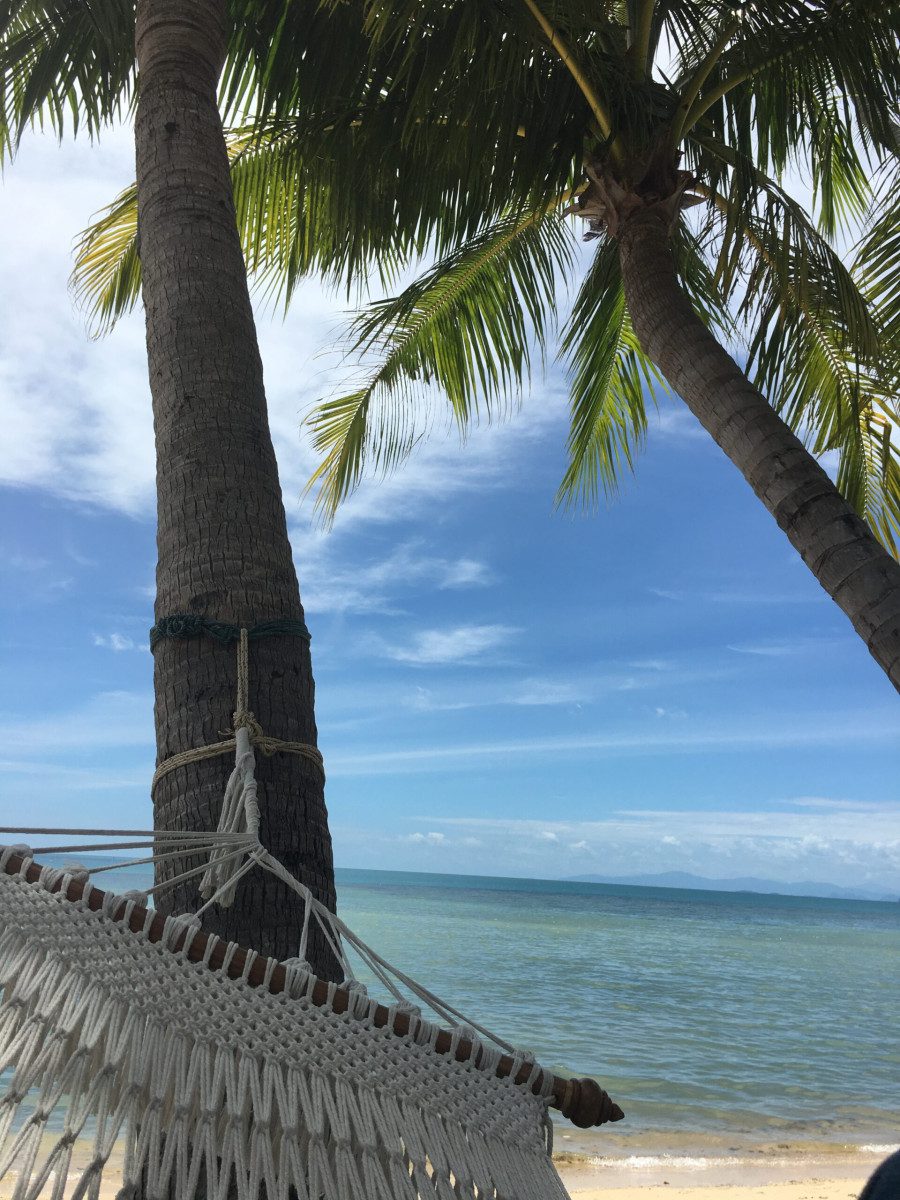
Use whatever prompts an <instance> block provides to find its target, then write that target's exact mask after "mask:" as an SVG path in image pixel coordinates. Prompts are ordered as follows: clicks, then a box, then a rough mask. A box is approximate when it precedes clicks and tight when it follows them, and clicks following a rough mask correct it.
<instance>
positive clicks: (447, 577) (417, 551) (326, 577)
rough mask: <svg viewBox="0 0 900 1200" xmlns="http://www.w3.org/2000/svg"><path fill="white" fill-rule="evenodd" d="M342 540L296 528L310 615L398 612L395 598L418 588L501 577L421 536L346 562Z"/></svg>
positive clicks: (454, 585)
mask: <svg viewBox="0 0 900 1200" xmlns="http://www.w3.org/2000/svg"><path fill="white" fill-rule="evenodd" d="M337 540H338V539H335V538H331V539H329V538H328V537H326V536H323V535H321V534H316V533H308V532H301V531H298V530H296V529H295V530H294V531H292V541H293V543H294V547H295V554H294V557H295V561H296V563H297V571H298V574H299V576H300V579H301V584H302V587H303V604H304V608H305V609H306V611H307V612H309V613H319V612H325V613H346V612H355V613H382V614H393V615H396V614H398V612H399V611H400V610H399V609H398V608H397V607H396V603H395V600H394V597H396V596H397V595H398V594H400V593H402V592H404V591H408V590H410V589H412V588H434V589H436V590H438V591H442V590H446V589H450V588H452V589H463V588H480V587H487V586H489V585H490V584H492V583H493V582H494V581H495V579H494V575H493V573H492V572H491V569H490V567H489V566H488V565H487V563H484V562H480V561H478V560H476V559H473V558H468V557H464V558H446V557H443V556H441V555H435V554H429V553H428V552H427V551H426V550H425V549H424V547H423V543H422V541H421V540H420V539H416V540H411V541H406V542H401V543H400V544H399V545H397V546H395V547H394V549H393V550H392V551H391V552H390V553H389V554H388V555H386V556H385V557H384V558H380V559H372V560H370V561H369V562H360V561H359V559H358V556H355V557H354V561H353V562H352V563H350V562H345V561H342V560H341V557H340V550H339V546H338V545H337V544H336V542H337Z"/></svg>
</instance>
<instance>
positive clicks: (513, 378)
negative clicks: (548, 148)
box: [307, 213, 574, 518]
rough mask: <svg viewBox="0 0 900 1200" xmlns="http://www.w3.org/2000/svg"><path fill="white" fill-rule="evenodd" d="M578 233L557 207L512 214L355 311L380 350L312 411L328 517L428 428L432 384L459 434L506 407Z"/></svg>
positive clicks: (357, 341)
mask: <svg viewBox="0 0 900 1200" xmlns="http://www.w3.org/2000/svg"><path fill="white" fill-rule="evenodd" d="M573 245H574V244H573V239H572V236H571V232H570V230H569V228H568V226H567V225H566V223H565V221H564V219H563V218H562V217H560V216H558V215H557V214H556V213H549V214H548V213H535V214H532V215H531V216H529V217H527V218H520V217H511V218H507V219H506V220H504V221H501V222H498V223H497V224H495V225H492V226H490V227H489V228H488V229H486V230H484V231H483V232H482V234H480V235H479V237H477V238H475V239H472V241H471V242H470V243H468V244H467V245H466V247H465V248H464V249H462V250H460V251H457V252H456V253H454V254H452V255H450V256H448V257H447V258H445V259H442V260H440V261H439V262H438V263H437V264H435V266H433V267H432V268H431V269H429V270H428V271H426V272H425V273H424V274H423V275H422V276H421V277H420V278H419V279H417V280H416V281H415V282H414V283H413V284H411V285H410V286H409V287H407V288H406V289H405V290H404V291H403V292H401V293H400V295H398V296H395V297H393V298H391V299H388V300H383V301H380V302H378V303H376V304H374V305H372V306H371V307H370V308H369V309H367V310H365V311H364V312H362V313H361V314H360V315H359V316H358V317H357V318H356V320H355V321H354V323H353V325H352V327H351V330H350V335H349V336H350V342H351V347H352V350H353V352H355V353H357V354H360V355H362V356H365V355H366V354H367V353H371V352H373V351H374V352H379V353H380V355H381V361H380V362H379V364H378V366H377V367H376V369H375V370H374V371H373V372H372V374H371V375H370V377H369V379H368V381H367V383H366V384H365V386H364V387H362V388H359V389H356V390H354V391H353V392H352V393H351V394H349V395H347V396H342V397H339V398H337V399H332V400H329V401H326V402H324V403H321V404H319V405H318V406H317V407H316V408H315V409H314V410H313V412H312V413H311V414H310V416H309V417H308V418H307V424H308V425H309V427H310V429H311V430H312V435H313V442H314V445H315V448H316V450H318V451H319V452H321V453H323V454H324V459H323V461H322V463H321V465H320V466H319V468H318V470H317V471H316V473H315V474H314V476H313V478H312V479H311V480H310V483H309V485H308V486H309V488H310V489H316V490H317V507H318V508H319V509H320V511H322V512H323V513H324V514H325V516H326V518H328V517H331V516H333V514H334V512H335V510H336V509H337V507H338V505H339V504H340V502H341V501H342V500H343V499H344V498H345V497H346V496H347V495H348V494H349V493H350V492H351V491H352V490H353V489H354V488H355V487H356V485H357V484H358V483H359V480H360V478H361V477H362V475H363V473H364V472H365V471H374V472H376V473H378V472H380V473H386V472H389V471H391V470H393V469H394V468H395V467H396V466H397V465H398V464H399V463H400V462H402V461H403V460H404V459H405V458H406V457H407V456H408V455H409V453H410V452H411V450H412V449H413V447H414V446H415V444H416V442H417V441H418V439H419V437H420V436H421V434H422V432H423V430H424V429H425V428H427V418H428V407H427V398H428V393H427V389H428V387H429V385H431V384H434V385H436V386H437V387H438V388H439V389H440V391H441V392H442V393H443V395H444V396H445V397H446V398H447V400H448V401H449V404H450V409H451V412H452V415H453V419H454V420H455V423H456V426H457V428H458V430H459V432H460V434H461V435H463V436H465V433H466V431H467V430H468V429H469V427H470V426H471V425H472V424H473V422H475V421H477V420H478V419H479V418H480V417H481V416H485V417H487V418H488V419H491V418H494V417H497V416H499V415H504V414H505V413H508V412H509V411H510V406H511V404H512V403H513V401H514V399H515V398H516V396H517V395H518V392H519V389H520V388H521V386H522V384H523V382H524V380H525V378H526V376H527V374H528V372H529V370H530V364H531V348H532V346H534V347H536V348H537V349H538V350H539V351H540V352H541V353H542V352H543V346H544V343H545V340H546V336H547V332H548V329H549V326H550V324H551V323H552V321H553V319H554V312H555V299H554V298H555V293H556V290H557V286H558V283H559V280H560V277H561V275H562V273H563V272H564V271H565V270H566V269H567V268H568V267H569V266H570V265H571V256H572V252H573ZM376 410H377V411H376Z"/></svg>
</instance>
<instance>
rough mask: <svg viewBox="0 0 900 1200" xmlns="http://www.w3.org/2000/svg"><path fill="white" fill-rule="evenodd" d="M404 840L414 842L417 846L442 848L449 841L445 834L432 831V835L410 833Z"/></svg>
mask: <svg viewBox="0 0 900 1200" xmlns="http://www.w3.org/2000/svg"><path fill="white" fill-rule="evenodd" d="M402 840H403V841H405V842H412V843H413V845H417V846H440V845H441V843H442V842H444V841H446V840H447V839H446V836H445V835H444V834H443V833H437V832H435V831H432V832H430V833H409V834H407V835H406V836H405V837H404V838H403V839H402Z"/></svg>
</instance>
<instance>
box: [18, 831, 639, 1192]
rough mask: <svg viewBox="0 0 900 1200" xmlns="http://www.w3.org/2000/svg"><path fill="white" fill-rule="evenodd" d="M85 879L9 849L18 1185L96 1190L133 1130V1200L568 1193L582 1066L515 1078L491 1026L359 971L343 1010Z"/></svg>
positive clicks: (318, 991) (305, 983)
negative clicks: (79, 1152) (362, 977)
mask: <svg viewBox="0 0 900 1200" xmlns="http://www.w3.org/2000/svg"><path fill="white" fill-rule="evenodd" d="M71 882H72V880H71V877H70V876H68V875H64V873H63V872H61V871H59V870H51V869H50V868H47V867H44V868H40V869H38V868H37V865H36V864H33V863H32V862H31V861H30V860H29V859H18V858H16V857H14V856H13V855H12V853H11V851H10V850H6V851H4V852H3V853H2V854H0V989H2V1004H0V1079H2V1081H3V1083H4V1085H5V1086H4V1088H3V1095H2V1099H0V1179H2V1178H4V1177H6V1178H7V1179H10V1180H13V1181H14V1186H13V1190H12V1192H11V1196H12V1198H13V1200H37V1198H38V1197H44V1196H47V1197H52V1200H64V1198H65V1200H70V1198H71V1200H80V1198H81V1197H86V1198H93V1200H96V1198H97V1197H98V1196H99V1195H100V1184H101V1181H102V1179H103V1173H104V1169H105V1168H106V1167H107V1164H108V1162H109V1159H110V1156H111V1154H112V1153H113V1150H114V1147H115V1146H116V1145H117V1144H121V1142H122V1141H124V1146H125V1152H124V1172H123V1183H122V1187H121V1190H120V1191H119V1192H118V1193H117V1197H118V1200H138V1198H140V1200H176V1198H177V1200H192V1198H195V1197H196V1198H198V1200H199V1198H200V1197H203V1198H204V1200H226V1198H236V1200H259V1198H260V1197H264V1198H265V1200H289V1198H291V1200H293V1198H296V1200H417V1198H425V1197H427V1198H428V1200H435V1198H436V1200H466V1198H471V1200H482V1198H485V1200H487V1198H495V1200H532V1198H533V1200H538V1198H540V1200H552V1198H554V1197H556V1198H559V1200H564V1198H565V1196H566V1192H565V1189H564V1188H563V1185H562V1183H561V1182H560V1180H559V1177H558V1176H557V1174H556V1171H555V1170H554V1168H553V1165H552V1162H551V1159H550V1156H549V1153H548V1150H549V1141H548V1125H549V1123H548V1117H547V1108H548V1099H550V1098H551V1092H552V1088H553V1086H554V1084H557V1085H558V1084H559V1082H560V1081H558V1080H556V1079H555V1078H554V1077H553V1076H552V1075H550V1074H549V1073H547V1072H544V1071H542V1070H541V1068H540V1067H538V1066H537V1064H535V1063H534V1062H533V1061H531V1060H530V1059H529V1057H528V1056H527V1055H521V1054H520V1055H513V1056H512V1060H511V1061H510V1059H509V1058H506V1059H504V1060H503V1061H504V1064H505V1069H506V1072H507V1073H506V1075H505V1077H501V1076H500V1075H499V1074H498V1064H499V1063H500V1060H501V1057H502V1053H501V1049H498V1048H497V1047H493V1048H492V1047H491V1046H489V1045H488V1044H487V1042H486V1041H485V1040H484V1039H482V1038H479V1037H478V1036H477V1035H476V1034H475V1033H474V1032H473V1031H472V1030H471V1029H470V1028H466V1027H463V1026H457V1027H456V1028H455V1029H453V1030H450V1031H448V1030H446V1029H443V1030H442V1029H440V1027H439V1026H437V1025H435V1024H433V1023H430V1022H428V1021H426V1020H424V1019H422V1018H420V1017H419V1016H417V1015H416V1010H413V1009H412V1008H411V1006H409V1005H406V1006H401V1005H400V1004H397V1005H395V1006H394V1008H393V1009H388V1010H387V1011H388V1014H389V1016H390V1015H391V1014H393V1015H396V1011H397V1010H399V1009H401V1008H403V1007H405V1009H406V1011H405V1012H404V1014H403V1015H404V1020H402V1021H399V1022H398V1021H393V1022H392V1021H390V1020H389V1021H388V1022H387V1023H386V1024H385V1023H383V1022H384V1013H385V1009H384V1008H383V1007H382V1006H379V1005H378V1004H377V1003H376V1002H375V1001H374V1000H372V999H370V998H369V997H368V996H367V995H366V994H365V990H364V989H356V990H354V989H353V987H352V985H350V990H349V992H348V991H347V989H346V987H345V988H344V990H343V993H342V997H343V1003H344V1004H345V1005H346V1011H344V1012H339V1011H337V1010H338V1009H339V1008H340V1007H341V1005H340V1004H338V1003H335V1001H336V1000H337V999H338V998H339V993H340V992H341V989H340V988H339V987H338V986H337V985H334V984H327V985H326V984H324V983H323V981H321V980H318V979H317V978H316V977H315V976H314V975H312V974H311V973H310V972H309V971H308V970H306V969H304V968H303V967H302V966H296V965H295V966H287V967H283V966H281V965H280V964H276V963H275V962H274V961H273V960H259V959H256V956H255V955H253V953H252V952H250V953H246V954H245V953H244V952H240V956H241V969H240V972H239V973H238V977H237V978H232V977H231V975H230V974H229V971H230V970H231V971H233V969H234V963H235V962H236V961H238V947H235V946H233V945H231V944H229V945H226V944H225V943H222V942H220V941H219V940H218V939H216V938H214V937H207V936H206V935H199V934H198V931H197V930H196V928H194V927H191V926H186V925H185V923H184V922H183V920H180V919H179V918H168V919H166V920H165V922H164V923H163V921H162V918H161V917H159V916H154V914H153V912H152V911H151V910H147V909H145V908H144V907H143V906H141V905H138V904H137V903H136V902H135V901H134V900H133V899H123V898H122V897H117V896H115V895H112V894H109V893H104V892H99V891H98V890H97V889H93V888H92V887H91V885H90V883H89V882H83V883H79V884H78V886H77V887H76V888H75V889H74V890H75V892H76V893H77V898H76V899H72V898H71V893H72V887H71V886H70V885H71ZM198 941H199V943H201V945H200V949H199V950H198V945H197V943H198ZM214 959H215V960H217V961H218V963H219V966H218V968H217V969H213V968H214V966H215V964H214V961H213V960H214ZM195 960H196V961H195ZM260 970H261V971H262V978H261V982H260V980H259V977H260ZM279 971H280V975H279V979H280V980H281V990H280V991H278V992H277V993H275V992H273V990H271V985H272V982H273V977H274V974H275V973H276V972H279ZM254 974H255V976H256V978H257V981H258V982H257V983H256V984H254V983H253V976H254ZM323 989H326V991H327V995H325V997H324V1000H325V1002H324V1003H323V996H322V991H323ZM398 1025H399V1026H400V1027H405V1029H406V1032H405V1033H402V1034H401V1033H398V1031H397V1026H398ZM448 1032H449V1037H450V1040H451V1045H450V1052H449V1053H448V1052H446V1051H445V1052H438V1046H439V1044H440V1040H441V1038H443V1040H444V1043H445V1044H446V1041H447V1037H448ZM460 1058H461V1059H462V1061H460ZM612 1108H613V1109H614V1106H612ZM617 1115H620V1114H618V1110H615V1111H613V1114H612V1119H615V1118H616V1116H617ZM605 1119H610V1105H608V1107H607V1113H606V1118H605ZM85 1139H87V1140H88V1141H89V1142H90V1144H91V1152H90V1153H91V1156H90V1161H89V1162H88V1165H87V1167H86V1168H85V1169H83V1170H82V1171H81V1173H80V1174H78V1173H73V1171H72V1169H71V1167H72V1156H73V1148H74V1147H75V1145H76V1143H80V1144H81V1145H82V1147H83V1145H84V1141H85Z"/></svg>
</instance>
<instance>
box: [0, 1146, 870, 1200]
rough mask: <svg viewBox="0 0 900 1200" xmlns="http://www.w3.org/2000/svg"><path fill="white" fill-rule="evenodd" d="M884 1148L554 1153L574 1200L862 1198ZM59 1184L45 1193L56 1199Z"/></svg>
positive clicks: (3, 1192)
mask: <svg viewBox="0 0 900 1200" xmlns="http://www.w3.org/2000/svg"><path fill="white" fill-rule="evenodd" d="M122 1149H123V1148H121V1147H119V1146H118V1145H117V1147H116V1150H115V1151H114V1152H113V1157H112V1158H111V1159H110V1162H109V1163H108V1164H107V1166H106V1169H105V1171H104V1173H103V1181H102V1184H101V1188H100V1195H99V1200H115V1197H116V1193H117V1191H118V1190H119V1188H120V1187H121V1183H122ZM90 1151H91V1147H90V1145H89V1144H88V1143H87V1142H77V1143H76V1144H75V1148H74V1153H73V1158H72V1163H71V1167H70V1172H69V1180H68V1187H67V1189H66V1192H67V1195H71V1193H72V1191H73V1190H74V1187H75V1185H76V1184H77V1182H78V1181H79V1179H80V1178H81V1173H82V1171H83V1170H84V1168H85V1167H86V1166H87V1164H88V1162H89V1161H90ZM884 1157H885V1155H884V1154H882V1153H862V1152H857V1153H839V1152H831V1153H825V1154H821V1155H810V1154H802V1155H797V1154H786V1153H785V1148H784V1147H773V1148H772V1149H771V1152H770V1153H768V1154H767V1153H765V1152H761V1153H758V1154H757V1155H755V1156H754V1157H752V1158H730V1159H726V1158H721V1159H715V1158H710V1159H697V1158H686V1157H684V1156H666V1155H658V1156H654V1157H653V1158H648V1159H644V1160H642V1159H640V1158H636V1157H634V1156H631V1157H628V1158H613V1157H609V1158H603V1157H593V1156H592V1157H588V1156H586V1155H584V1154H579V1153H573V1152H571V1151H568V1150H564V1151H562V1152H561V1153H558V1154H556V1155H554V1161H555V1163H556V1166H557V1169H558V1170H559V1173H560V1175H561V1177H562V1179H563V1182H564V1183H565V1185H566V1188H567V1190H568V1192H569V1194H570V1196H571V1197H572V1200H601V1198H608V1197H612V1200H662V1198H663V1197H665V1200H856V1198H857V1197H858V1196H859V1193H860V1191H861V1190H862V1187H863V1184H864V1183H865V1181H866V1179H867V1178H868V1177H869V1175H870V1174H871V1172H872V1171H873V1170H874V1169H875V1167H876V1166H877V1165H878V1163H879V1162H880V1161H881V1160H882V1158H884ZM16 1182H17V1181H16V1177H15V1174H14V1173H13V1172H11V1173H10V1174H9V1175H8V1176H7V1177H6V1178H5V1179H3V1180H2V1181H0V1200H11V1197H12V1195H13V1191H14V1189H15V1185H16ZM51 1192H52V1184H49V1183H48V1185H47V1187H46V1188H45V1189H44V1191H42V1192H41V1197H42V1200H43V1197H45V1196H46V1197H50V1195H51Z"/></svg>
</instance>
